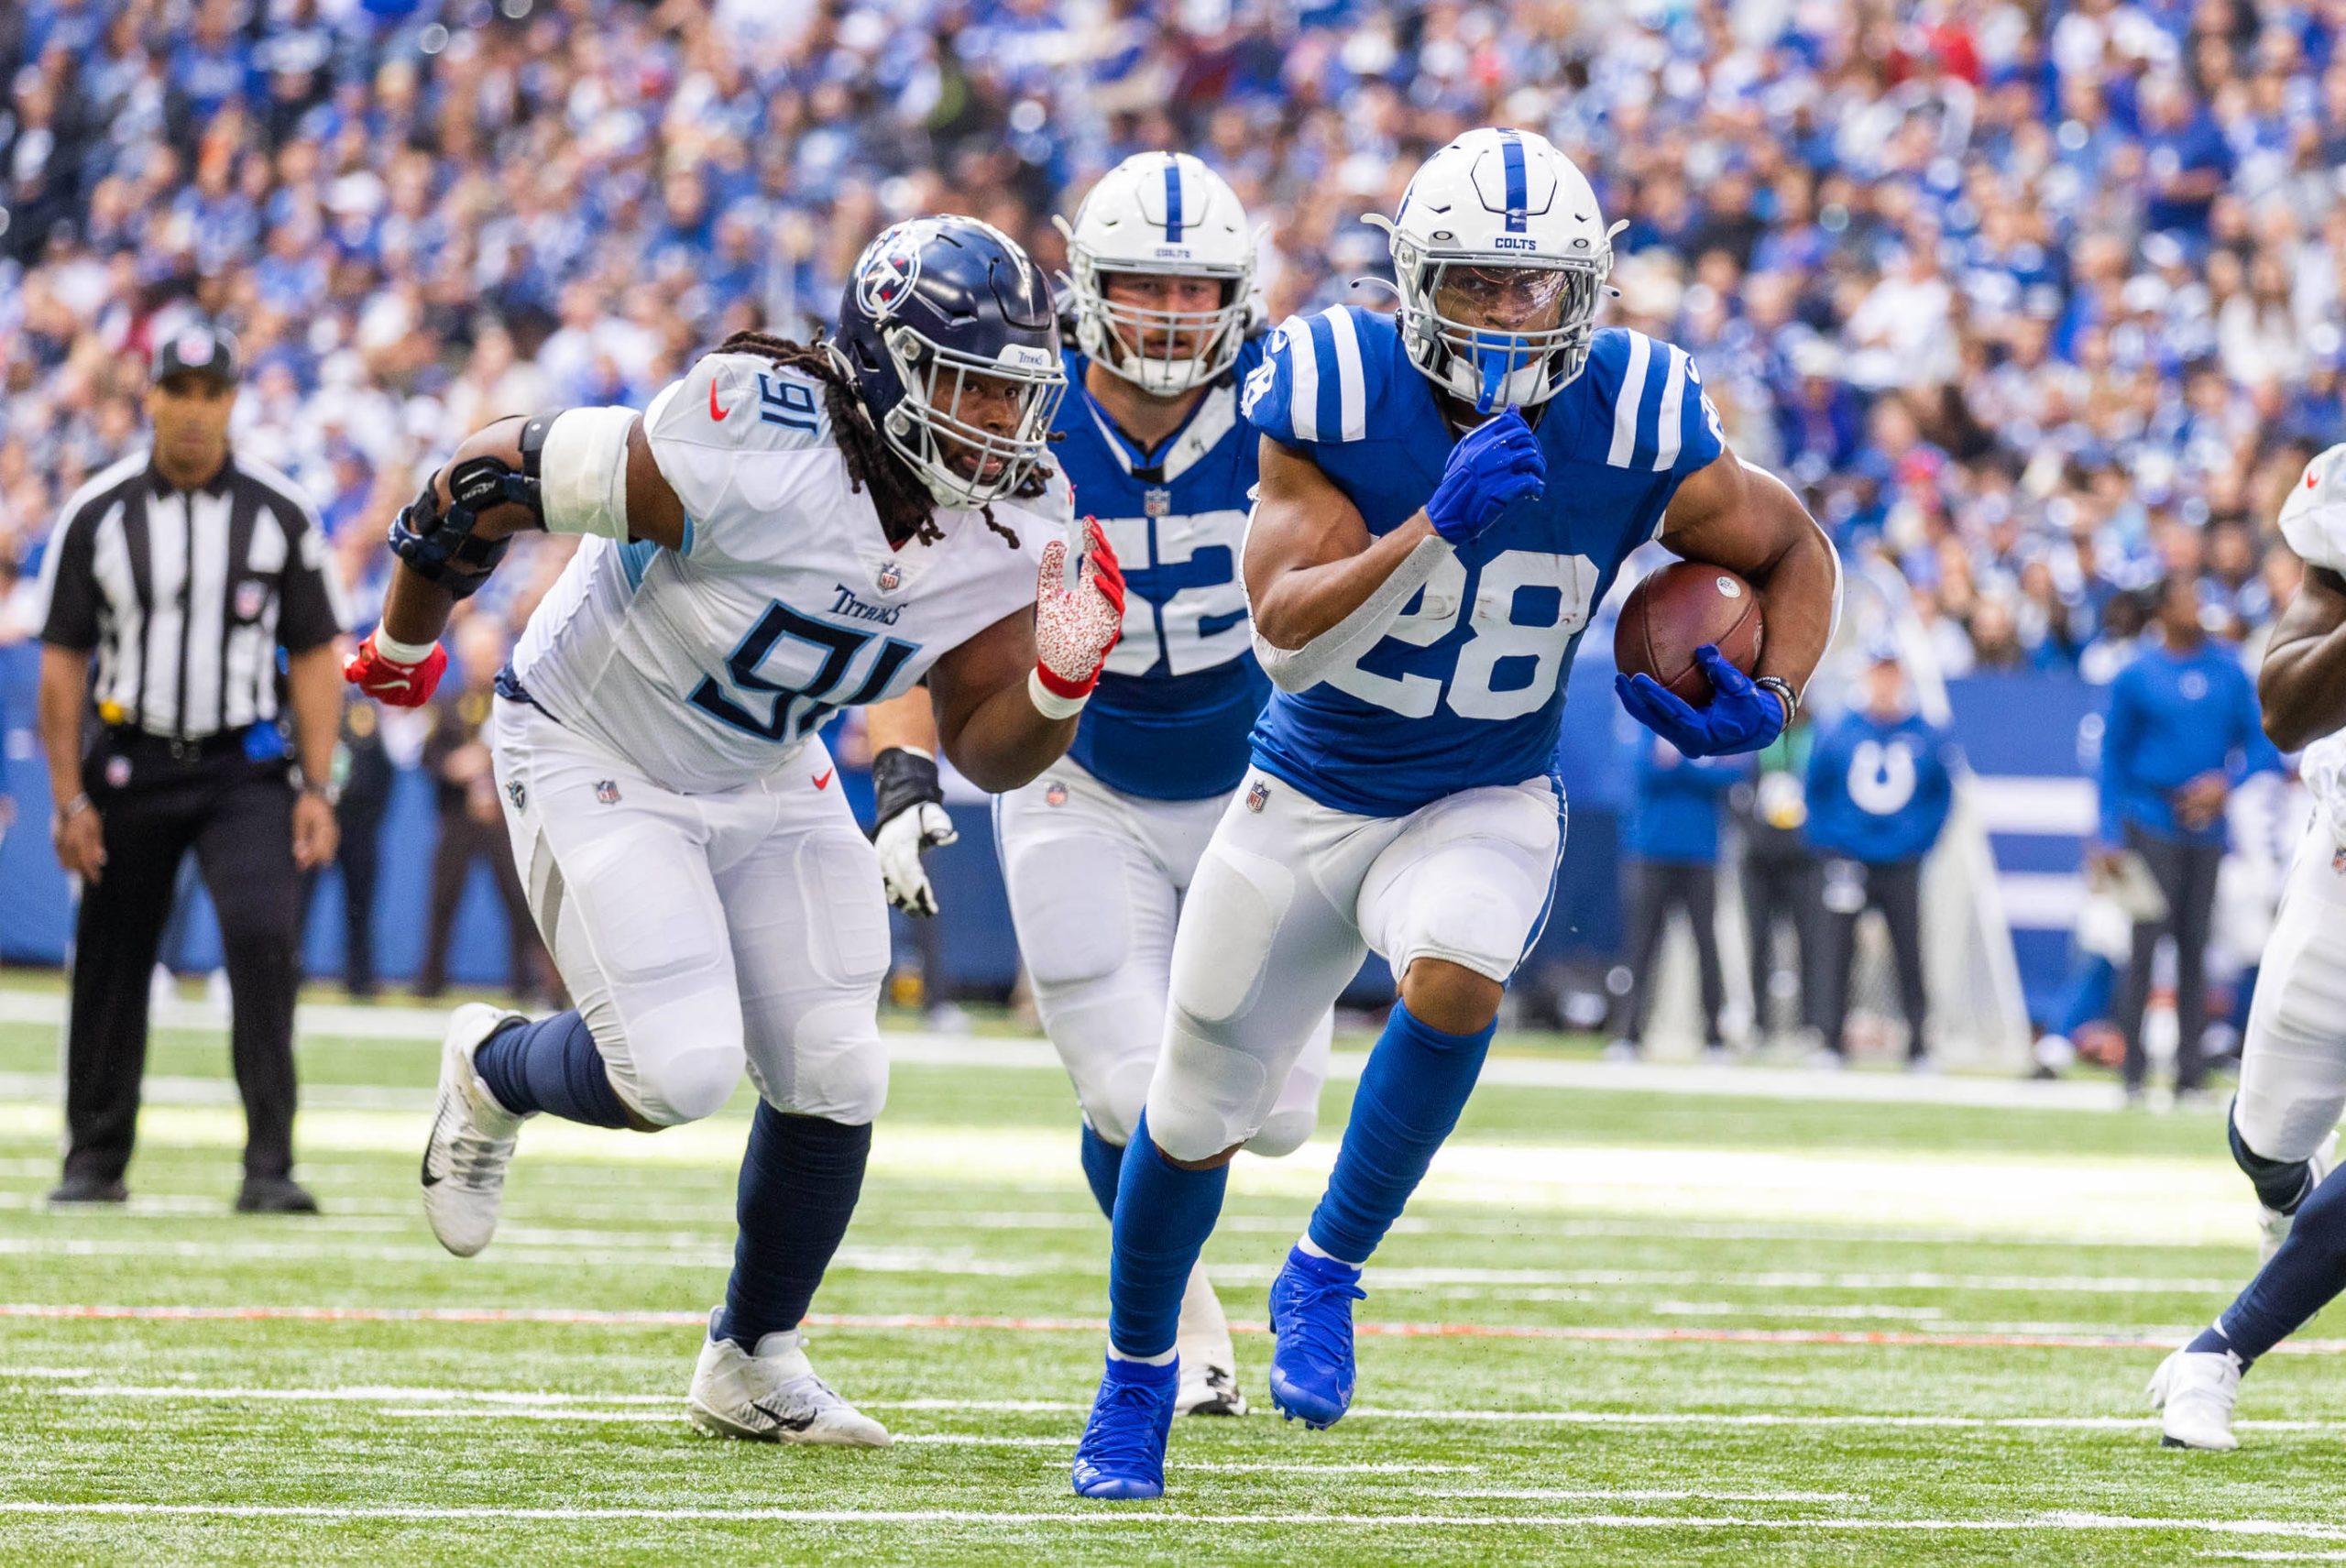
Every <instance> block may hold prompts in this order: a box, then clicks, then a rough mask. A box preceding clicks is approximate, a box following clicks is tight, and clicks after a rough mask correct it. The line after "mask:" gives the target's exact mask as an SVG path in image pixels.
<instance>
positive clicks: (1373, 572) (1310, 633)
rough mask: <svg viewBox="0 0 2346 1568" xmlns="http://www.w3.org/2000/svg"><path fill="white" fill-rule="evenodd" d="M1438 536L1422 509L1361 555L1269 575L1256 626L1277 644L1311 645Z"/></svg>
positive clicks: (1259, 599) (1257, 602)
mask: <svg viewBox="0 0 2346 1568" xmlns="http://www.w3.org/2000/svg"><path fill="white" fill-rule="evenodd" d="M1434 537H1436V536H1435V533H1434V531H1433V524H1432V523H1431V522H1430V521H1427V519H1426V514H1425V513H1424V512H1422V511H1420V512H1418V513H1417V514H1416V515H1415V516H1413V517H1411V518H1410V519H1409V521H1407V522H1405V523H1403V524H1402V525H1401V526H1400V527H1398V528H1397V529H1395V530H1393V531H1392V532H1390V533H1387V534H1384V535H1382V536H1380V537H1378V538H1376V539H1375V540H1372V541H1371V542H1370V543H1369V546H1368V548H1367V549H1365V550H1363V551H1361V552H1360V553H1359V554H1354V555H1346V556H1343V557H1342V558H1341V559H1339V560H1334V561H1323V562H1321V563H1318V564H1317V565H1308V566H1296V567H1292V568H1289V569H1288V570H1285V571H1279V572H1275V573H1273V574H1270V575H1269V576H1268V578H1267V581H1266V582H1265V583H1264V585H1263V587H1262V590H1261V592H1260V593H1259V594H1257V595H1256V596H1255V599H1254V606H1253V608H1254V615H1255V631H1256V632H1257V633H1259V634H1260V635H1261V637H1262V638H1263V640H1264V641H1266V642H1268V643H1270V644H1271V645H1272V646H1273V647H1275V648H1284V649H1287V650H1288V651H1290V652H1292V651H1294V650H1296V649H1299V648H1303V647H1307V646H1309V645H1310V643H1311V642H1313V641H1316V640H1318V639H1319V638H1321V637H1323V636H1325V635H1327V633H1328V632H1330V631H1332V630H1334V629H1335V628H1336V627H1337V626H1339V625H1340V624H1342V623H1343V620H1344V618H1345V617H1347V616H1349V615H1351V614H1352V613H1353V612H1354V611H1355V610H1357V609H1360V607H1361V606H1362V605H1363V604H1365V603H1366V602H1367V601H1368V598H1369V597H1370V596H1371V595H1373V594H1374V593H1376V590H1377V589H1378V588H1380V587H1383V586H1384V585H1385V582H1386V580H1387V578H1389V577H1391V576H1393V574H1394V573H1395V572H1396V571H1398V569H1399V568H1400V566H1401V565H1402V564H1403V563H1404V562H1406V561H1408V560H1409V557H1410V555H1411V554H1414V553H1415V552H1416V551H1417V548H1418V546H1419V545H1420V544H1422V543H1425V542H1426V541H1427V540H1429V539H1432V538H1434Z"/></svg>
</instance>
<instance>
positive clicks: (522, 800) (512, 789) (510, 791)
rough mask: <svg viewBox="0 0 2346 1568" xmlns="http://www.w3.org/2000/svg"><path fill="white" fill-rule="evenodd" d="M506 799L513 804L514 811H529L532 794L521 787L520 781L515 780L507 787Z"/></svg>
mask: <svg viewBox="0 0 2346 1568" xmlns="http://www.w3.org/2000/svg"><path fill="white" fill-rule="evenodd" d="M505 798H506V799H508V800H510V801H511V802H512V803H513V809H514V810H516V811H527V810H528V809H529V808H530V792H529V791H528V790H526V789H524V788H522V787H521V780H520V779H515V780H513V781H512V782H511V783H510V784H507V785H506V786H505Z"/></svg>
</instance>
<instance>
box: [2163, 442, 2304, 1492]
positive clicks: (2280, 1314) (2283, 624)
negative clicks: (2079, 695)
mask: <svg viewBox="0 0 2346 1568" xmlns="http://www.w3.org/2000/svg"><path fill="white" fill-rule="evenodd" d="M2281 537H2282V538H2283V539H2284V540H2286V541H2287V543H2288V545H2289V548H2290V549H2292V550H2294V551H2296V552H2297V554H2298V555H2299V556H2300V557H2301V558H2303V560H2304V562H2305V581H2304V584H2303V586H2302V587H2299V588H2298V589H2297V598H2294V599H2292V600H2290V601H2289V607H2288V609H2287V610H2286V612H2284V613H2283V615H2282V617H2281V620H2280V624H2279V625H2277V626H2275V628H2274V630H2273V640H2272V641H2271V642H2270V643H2268V644H2267V645H2266V647H2265V651H2264V666H2263V668H2262V669H2261V670H2260V671H2259V672H2258V674H2257V680H2256V693H2257V699H2258V703H2259V705H2260V706H2261V707H2262V708H2263V710H2264V730H2265V733H2266V734H2267V735H2269V736H2271V737H2272V738H2273V740H2274V741H2275V743H2276V744H2277V745H2279V746H2280V747H2281V748H2282V749H2283V750H2285V751H2294V750H2296V749H2297V748H2298V747H2301V746H2302V747H2304V748H2305V756H2304V758H2303V760H2302V762H2301V769H2302V772H2303V773H2304V776H2305V781H2306V784H2307V787H2308V789H2309V790H2311V791H2312V794H2313V796H2314V813H2313V819H2312V821H2311V822H2310V823H2308V825H2307V828H2306V830H2305V837H2304V838H2303V839H2300V840H2299V841H2298V844H2297V859H2296V861H2295V863H2294V864H2293V865H2292V866H2291V868H2290V871H2289V876H2288V883H2287V886H2286V890H2285V891H2284V892H2283V893H2282V895H2281V907H2280V911H2279V913H2278V914H2277V915H2275V916H2274V922H2273V935H2272V938H2271V939H2270V940H2269V941H2268V942H2267V943H2266V944H2265V948H2264V966H2263V968H2262V969H2261V970H2259V972H2258V974H2257V980H2256V997H2255V1000H2254V1001H2253V1003H2251V1004H2250V1007H2249V1014H2248V1036H2247V1038H2246V1040H2245V1041H2244V1042H2243V1043H2242V1047H2241V1066H2240V1092H2239V1093H2238V1095H2237V1096H2236V1097H2235V1098H2234V1099H2233V1101H2232V1109H2231V1146H2232V1157H2233V1158H2234V1159H2235V1160H2237V1161H2238V1162H2239V1163H2240V1168H2242V1170H2243V1171H2245V1172H2247V1173H2248V1179H2249V1180H2250V1181H2251V1182H2253V1184H2254V1185H2255V1188H2256V1197H2257V1201H2258V1202H2259V1203H2260V1204H2262V1205H2263V1207H2264V1226H2263V1228H2264V1249H2263V1250H2264V1267H2263V1268H2262V1269H2260V1270H2259V1271H2258V1273H2257V1275H2256V1277H2255V1278H2253V1279H2252V1280H2250V1281H2249V1284H2248V1288H2246V1289H2244V1290H2242V1292H2241V1293H2240V1295H2239V1297H2238V1298H2237V1299H2235V1300H2234V1301H2233V1302H2232V1304H2231V1306H2230V1307H2228V1308H2226V1309H2225V1310H2224V1313H2223V1315H2222V1316H2221V1317H2220V1318H2218V1319H2217V1320H2216V1321H2215V1323H2214V1325H2213V1326H2212V1327H2210V1328H2209V1329H2208V1330H2206V1331H2205V1332H2202V1333H2201V1334H2200V1335H2199V1336H2198V1338H2197V1339H2195V1340H2193V1341H2192V1342H2191V1343H2189V1344H2187V1345H2186V1346H2184V1347H2183V1348H2182V1349H2181V1350H2178V1351H2176V1353H2175V1354H2172V1355H2170V1356H2168V1357H2167V1358H2166V1360H2165V1361H2164V1362H2162V1363H2161V1364H2160V1365H2159V1369H2158V1372H2157V1374H2156V1376H2154V1377H2153V1378H2152V1379H2151V1403H2152V1405H2153V1407H2154V1408H2155V1409H2160V1410H2162V1411H2163V1412H2164V1415H2163V1418H2162V1420H2161V1422H2160V1425H2161V1431H2162V1437H2161V1441H2162V1442H2164V1443H2165V1445H2166V1446H2167V1447H2170V1448H2232V1447H2235V1446H2237V1440H2236V1439H2235V1438H2234V1437H2233V1436H2232V1405H2233V1402H2234V1401H2235V1400H2236V1399H2237V1398H2239V1397H2240V1380H2241V1374H2242V1373H2243V1372H2246V1371H2247V1370H2248V1369H2249V1367H2250V1366H2251V1365H2254V1363H2255V1361H2256V1358H2257V1357H2258V1356H2261V1355H2263V1354H2264V1353H2265V1352H2266V1351H2268V1350H2271V1349H2272V1348H2273V1347H2274V1346H2275V1345H2276V1344H2278V1343H2281V1341H2282V1340H2284V1339H2286V1338H2287V1337H2288V1336H2289V1335H2290V1334H2292V1333H2295V1332H2297V1329H2298V1328H2299V1327H2300V1326H2301V1325H2303V1324H2304V1323H2305V1321H2307V1320H2308V1319H2309V1318H2311V1317H2312V1316H2313V1315H2314V1314H2315V1313H2316V1312H2318V1311H2319V1310H2321V1309H2322V1308H2323V1307H2325V1306H2327V1305H2329V1304H2330V1301H2331V1300H2333V1299H2335V1298H2336V1297H2337V1296H2338V1295H2339V1293H2340V1292H2341V1290H2346V1182H2341V1181H2338V1180H2335V1179H2331V1178H2330V1172H2331V1170H2332V1168H2334V1167H2335V1166H2336V1164H2337V1159H2338V1118H2339V1115H2340V1113H2341V1112H2346V446H2333V447H2331V448H2330V450H2329V451H2327V452H2325V453H2323V454H2322V455H2320V456H2319V457H2316V458H2315V459H2314V460H2313V461H2312V462H2311V463H2310V464H2308V465H2307V467H2306V471H2305V475H2304V477H2302V478H2301V479H2300V480H2299V481H2298V482H2297V485H2296V486H2295V487H2294V488H2292V489H2291V490H2290V492H2289V499H2288V500H2287V501H2286V503H2285V504H2284V505H2283V506H2282V508H2281Z"/></svg>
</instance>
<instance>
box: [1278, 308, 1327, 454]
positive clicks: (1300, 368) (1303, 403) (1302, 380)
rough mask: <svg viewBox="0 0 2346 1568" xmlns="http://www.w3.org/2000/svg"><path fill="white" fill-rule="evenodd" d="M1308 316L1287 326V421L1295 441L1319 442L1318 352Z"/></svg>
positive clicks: (1292, 319) (1293, 318)
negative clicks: (1293, 433)
mask: <svg viewBox="0 0 2346 1568" xmlns="http://www.w3.org/2000/svg"><path fill="white" fill-rule="evenodd" d="M1312 326H1313V323H1312V322H1311V320H1310V318H1309V317H1308V316H1290V317H1288V323H1287V328H1286V331H1287V364H1288V386H1287V422H1288V425H1289V427H1291V428H1292V429H1293V430H1294V432H1295V438H1296V439H1297V440H1298V441H1317V440H1319V439H1320V349H1319V345H1318V344H1317V343H1316V342H1315V341H1314V339H1313V337H1312V334H1311V329H1312Z"/></svg>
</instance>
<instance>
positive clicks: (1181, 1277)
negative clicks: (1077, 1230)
mask: <svg viewBox="0 0 2346 1568" xmlns="http://www.w3.org/2000/svg"><path fill="white" fill-rule="evenodd" d="M1229 1185H1230V1167H1229V1166H1227V1165H1219V1166H1216V1167H1214V1168H1212V1169H1211V1170H1184V1169H1182V1168H1180V1167H1179V1166H1178V1165H1175V1164H1174V1163H1173V1162H1172V1161H1170V1160H1168V1159H1167V1158H1166V1157H1165V1156H1164V1155H1163V1154H1161V1153H1159V1152H1158V1150H1157V1144H1156V1141H1155V1140H1154V1139H1152V1138H1151V1137H1150V1136H1149V1135H1148V1116H1147V1114H1146V1113H1143V1114H1142V1116H1141V1119H1140V1125H1139V1126H1137V1127H1135V1128H1134V1129H1133V1141H1132V1142H1131V1143H1130V1144H1128V1145H1126V1146H1125V1147H1124V1174H1123V1176H1122V1177H1121V1178H1120V1179H1119V1180H1118V1182H1117V1185H1116V1211H1115V1213H1114V1214H1113V1216H1111V1218H1112V1219H1113V1223H1114V1232H1115V1249H1114V1251H1113V1254H1112V1255H1111V1256H1110V1258H1109V1263H1108V1344H1109V1347H1110V1349H1111V1350H1112V1351H1113V1353H1114V1354H1117V1355H1120V1356H1123V1357H1124V1358H1126V1359H1128V1360H1133V1361H1153V1360H1155V1359H1157V1357H1159V1356H1163V1355H1169V1354H1172V1350H1173V1335H1174V1330H1175V1328H1176V1327H1177V1326H1178V1324H1179V1322H1180V1321H1181V1291H1182V1288H1183V1287H1185V1286H1187V1285H1188V1284H1189V1270H1190V1269H1192V1268H1194V1267H1196V1266H1197V1262H1198V1254H1199V1253H1200V1252H1202V1251H1204V1250H1205V1245H1206V1238H1207V1237H1208V1236H1210V1235H1211V1234H1213V1223H1214V1221H1216V1220H1217V1219H1219V1218H1221V1217H1222V1190H1223V1189H1225V1188H1227V1187H1228V1186H1229Z"/></svg>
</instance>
